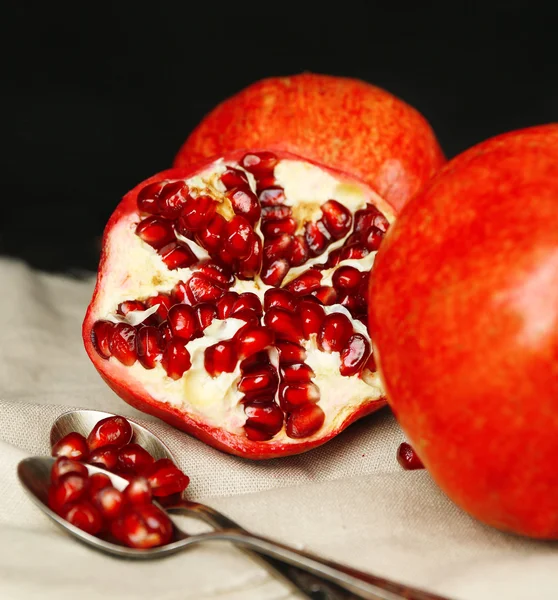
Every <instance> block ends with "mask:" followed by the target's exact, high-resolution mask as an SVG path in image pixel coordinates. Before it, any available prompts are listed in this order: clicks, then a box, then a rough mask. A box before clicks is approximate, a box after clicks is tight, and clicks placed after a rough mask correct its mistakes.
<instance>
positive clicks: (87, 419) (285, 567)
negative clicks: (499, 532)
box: [20, 410, 447, 600]
mask: <svg viewBox="0 0 558 600" xmlns="http://www.w3.org/2000/svg"><path fill="white" fill-rule="evenodd" d="M111 416H114V415H113V414H112V413H107V412H102V411H96V410H74V411H69V412H67V413H64V414H62V415H60V416H59V417H58V419H57V420H56V421H55V422H54V424H53V426H52V429H51V434H50V441H51V445H54V444H55V443H56V442H58V441H59V440H60V439H61V438H62V437H64V436H65V435H66V434H68V433H70V432H72V431H77V432H78V433H81V434H82V435H84V436H87V435H88V434H89V432H90V431H91V429H92V428H93V427H94V426H95V424H96V423H97V422H98V421H100V420H101V419H104V418H106V417H111ZM126 418H127V419H128V421H129V422H130V424H131V425H132V428H133V430H134V441H135V442H136V443H138V444H140V445H141V446H143V447H144V448H145V449H146V450H147V451H148V452H149V453H150V454H151V455H152V456H154V457H155V458H156V459H158V458H170V459H171V460H172V461H174V462H177V461H176V459H175V458H174V456H173V455H172V453H171V451H170V450H169V448H168V447H167V446H166V445H165V444H164V443H163V442H162V441H161V440H160V439H159V438H158V437H157V436H156V435H155V434H154V433H152V432H151V431H149V430H148V429H146V428H145V427H142V426H141V425H139V424H138V423H136V422H135V421H134V420H133V419H130V418H129V417H126ZM88 467H90V465H88ZM91 468H92V469H95V467H91ZM110 475H111V476H112V474H110ZM20 478H21V477H20ZM118 479H121V478H118ZM122 481H123V482H124V486H125V485H126V484H127V482H126V481H125V480H123V479H122ZM24 486H26V484H25V483H24ZM26 487H29V486H26ZM34 496H35V497H36V496H37V495H36V494H34ZM41 508H44V505H43V506H41ZM165 508H166V509H167V510H169V511H172V510H179V511H181V512H185V513H187V514H189V515H191V516H195V517H197V518H200V519H202V520H204V521H205V522H207V523H209V524H210V525H212V526H214V527H216V528H217V529H218V530H219V531H218V532H215V534H217V533H222V534H224V535H226V537H225V538H223V537H219V538H217V537H215V535H214V536H213V537H211V538H203V539H227V540H229V541H232V542H234V543H237V544H239V545H241V546H244V547H245V548H246V547H248V548H251V549H253V550H256V551H257V552H258V553H259V556H258V558H259V559H260V561H262V560H263V561H264V562H265V563H266V566H267V567H268V568H269V567H271V570H272V571H274V572H275V573H279V575H280V576H281V577H282V578H284V579H287V580H288V582H289V583H291V585H292V584H294V585H295V587H296V588H297V589H298V591H301V592H303V594H304V595H305V596H306V597H307V598H311V599H315V600H348V599H349V598H354V597H355V595H354V594H355V593H356V591H355V589H353V588H352V587H350V586H349V585H346V581H345V578H346V577H349V578H356V579H359V580H360V584H361V585H362V584H365V585H368V586H370V585H371V586H372V591H371V592H370V593H372V594H373V595H368V596H366V595H362V594H357V596H356V597H359V598H374V599H382V600H384V599H385V600H388V599H389V600H401V599H402V598H406V599H408V600H447V599H444V598H442V597H440V596H436V595H432V594H429V593H426V592H423V591H421V590H418V589H414V588H409V587H407V586H404V585H401V584H399V583H396V582H392V581H389V580H386V579H383V578H380V577H376V576H373V575H369V574H367V573H362V572H359V571H356V570H354V569H351V568H349V567H346V566H343V565H339V564H336V563H332V562H328V561H325V560H324V559H321V558H318V557H316V556H312V555H307V554H303V553H298V552H297V551H295V550H293V549H291V548H287V547H286V546H282V545H280V544H276V543H275V542H272V541H271V540H266V539H264V538H261V537H259V536H254V535H253V534H251V533H249V532H248V531H246V530H245V529H243V528H242V527H241V526H240V525H238V524H237V523H235V522H234V521H232V520H231V519H229V518H228V517H227V516H225V515H223V514H222V513H219V512H218V511H216V510H215V509H213V508H211V507H210V506H206V505H204V504H201V503H199V502H193V501H189V500H186V499H181V500H179V501H178V502H176V503H174V504H173V505H172V506H165ZM46 510H48V508H47V509H46ZM50 512H52V511H50ZM52 515H54V517H55V520H56V521H57V522H59V521H62V524H63V525H64V526H66V527H72V526H71V525H70V524H68V523H66V521H64V520H62V519H60V518H59V517H57V515H55V514H54V513H52ZM49 516H51V515H49ZM73 529H76V528H73ZM77 531H78V532H79V534H80V535H81V534H83V532H81V530H77ZM84 535H87V534H84ZM209 535H211V534H201V536H191V537H188V540H189V541H188V543H192V541H191V540H192V539H194V538H195V539H196V540H197V541H202V539H201V538H202V537H203V536H209ZM88 537H90V538H91V537H92V536H88ZM198 538H199V539H198ZM248 538H250V539H257V540H258V544H256V545H253V544H252V543H251V542H248V541H247V539H248ZM93 539H94V540H95V541H102V540H98V539H97V538H93ZM103 543H106V542H103ZM176 543H177V542H175V543H174V544H176ZM262 543H263V544H264V546H265V543H271V544H272V546H276V547H279V548H280V549H281V552H280V553H279V554H277V553H275V551H274V550H273V549H272V548H267V551H266V548H265V547H264V546H262V545H261V544H262ZM111 546H115V545H114V544H111ZM169 546H170V547H172V548H171V549H169V550H168V551H164V552H163V550H159V549H157V552H159V553H163V554H167V553H170V552H175V551H177V550H178V549H180V548H181V547H182V546H179V547H177V548H174V545H173V544H170V545H169ZM116 548H117V549H118V550H117V551H116V552H113V553H116V554H118V553H119V552H121V551H122V549H123V547H122V546H116ZM165 548H167V547H165ZM272 550H273V551H272ZM105 551H108V550H106V549H105ZM124 551H125V552H128V551H132V552H140V553H141V554H142V556H141V557H143V554H144V553H145V551H137V550H136V551H134V550H131V549H129V548H124ZM283 551H287V552H290V553H294V554H295V555H297V554H298V555H300V556H302V557H305V558H309V559H310V560H311V561H316V562H317V563H318V564H319V563H322V564H324V565H326V567H329V568H332V569H334V570H335V569H336V570H337V571H339V572H340V576H341V579H339V573H338V574H337V575H335V576H331V575H332V573H331V572H329V575H328V574H326V573H325V572H324V571H323V570H322V568H320V567H319V566H318V568H310V566H309V565H307V564H302V563H300V562H299V561H298V560H289V559H288V558H287V556H285V554H284V553H283ZM126 555H127V556H128V554H126ZM159 555H161V554H159ZM151 557H153V556H150V558H151ZM291 558H293V557H291ZM314 566H316V565H314ZM353 583H354V582H353ZM349 590H350V591H349ZM374 594H375V595H374ZM382 594H383V595H382ZM386 594H388V595H386Z"/></svg>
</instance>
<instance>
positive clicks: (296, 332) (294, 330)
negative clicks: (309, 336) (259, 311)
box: [264, 307, 304, 341]
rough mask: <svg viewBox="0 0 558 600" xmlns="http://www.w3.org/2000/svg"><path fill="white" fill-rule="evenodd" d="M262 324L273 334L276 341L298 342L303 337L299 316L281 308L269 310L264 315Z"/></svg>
mask: <svg viewBox="0 0 558 600" xmlns="http://www.w3.org/2000/svg"><path fill="white" fill-rule="evenodd" d="M264 323H265V324H266V325H267V326H268V327H269V328H270V329H271V330H272V331H274V332H275V335H276V337H277V339H282V340H284V339H287V340H293V341H299V340H300V339H302V337H303V335H304V334H303V332H302V323H301V321H300V316H299V315H298V314H296V313H293V312H290V311H287V310H284V309H282V308H278V307H273V308H270V309H269V310H268V311H267V312H266V313H265V316H264Z"/></svg>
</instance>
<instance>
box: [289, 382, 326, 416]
mask: <svg viewBox="0 0 558 600" xmlns="http://www.w3.org/2000/svg"><path fill="white" fill-rule="evenodd" d="M319 400H320V390H319V388H318V386H317V385H316V384H315V383H312V382H300V383H282V384H281V385H280V386H279V403H280V404H281V408H283V409H284V410H293V409H296V408H297V407H299V406H301V405H302V404H307V403H309V402H310V403H312V404H315V403H316V402H318V401H319Z"/></svg>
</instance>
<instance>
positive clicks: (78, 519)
mask: <svg viewBox="0 0 558 600" xmlns="http://www.w3.org/2000/svg"><path fill="white" fill-rule="evenodd" d="M61 516H62V517H63V518H64V519H66V521H68V523H71V524H72V525H74V526H75V527H77V528H79V529H81V530H82V531H85V532H86V533H90V534H91V535H96V534H97V533H99V531H101V528H102V526H103V519H102V517H101V514H100V512H99V511H98V510H97V508H95V506H93V504H91V502H86V501H84V502H78V503H77V504H74V505H73V506H70V507H69V508H67V509H66V510H64V512H63V513H62V514H61Z"/></svg>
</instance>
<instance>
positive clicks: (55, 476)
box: [50, 456, 89, 483]
mask: <svg viewBox="0 0 558 600" xmlns="http://www.w3.org/2000/svg"><path fill="white" fill-rule="evenodd" d="M68 473H74V474H76V475H83V477H87V476H88V474H89V471H88V470H87V467H86V466H85V465H84V464H83V463H80V462H78V461H77V460H72V459H71V458H68V457H67V456H60V457H59V458H57V459H56V460H55V461H54V464H53V465H52V469H51V470H50V480H51V482H52V483H58V482H59V481H60V479H61V478H62V477H64V475H67V474H68Z"/></svg>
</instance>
